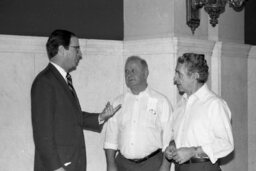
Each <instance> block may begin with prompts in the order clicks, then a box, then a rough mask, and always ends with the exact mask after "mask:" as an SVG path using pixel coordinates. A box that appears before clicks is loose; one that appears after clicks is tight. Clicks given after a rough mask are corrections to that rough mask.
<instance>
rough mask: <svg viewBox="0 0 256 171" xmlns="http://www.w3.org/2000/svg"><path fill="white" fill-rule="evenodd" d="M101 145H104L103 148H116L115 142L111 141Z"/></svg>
mask: <svg viewBox="0 0 256 171" xmlns="http://www.w3.org/2000/svg"><path fill="white" fill-rule="evenodd" d="M103 147H104V149H112V150H117V144H112V143H108V142H105V143H104V146H103Z"/></svg>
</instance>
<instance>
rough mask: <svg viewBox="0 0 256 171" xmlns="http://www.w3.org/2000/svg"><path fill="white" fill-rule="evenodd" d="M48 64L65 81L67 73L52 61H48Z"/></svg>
mask: <svg viewBox="0 0 256 171" xmlns="http://www.w3.org/2000/svg"><path fill="white" fill-rule="evenodd" d="M50 63H51V64H52V65H53V66H54V67H55V68H56V69H57V70H58V71H59V73H60V74H61V76H62V77H63V78H64V79H65V80H66V81H67V78H66V75H67V72H66V71H65V70H64V69H63V68H62V67H61V66H59V65H58V64H56V63H54V62H52V61H50Z"/></svg>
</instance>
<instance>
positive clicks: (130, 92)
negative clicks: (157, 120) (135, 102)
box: [128, 86, 149, 97]
mask: <svg viewBox="0 0 256 171" xmlns="http://www.w3.org/2000/svg"><path fill="white" fill-rule="evenodd" d="M128 93H129V94H130V95H132V96H135V97H142V96H144V95H147V94H149V87H148V86H147V88H146V89H145V90H144V91H142V92H140V93H139V94H138V95H136V94H133V93H132V91H131V90H130V89H128Z"/></svg>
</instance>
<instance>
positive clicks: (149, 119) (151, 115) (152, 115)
mask: <svg viewBox="0 0 256 171" xmlns="http://www.w3.org/2000/svg"><path fill="white" fill-rule="evenodd" d="M157 118H158V117H157V112H156V111H155V110H149V111H147V112H145V113H144V114H143V119H142V125H143V126H144V127H151V128H155V127H156V126H157Z"/></svg>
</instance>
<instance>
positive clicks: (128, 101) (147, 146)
mask: <svg viewBox="0 0 256 171" xmlns="http://www.w3.org/2000/svg"><path fill="white" fill-rule="evenodd" d="M118 104H122V108H121V109H120V110H119V111H118V112H117V113H116V114H115V115H114V116H113V117H112V118H111V119H109V121H108V123H107V128H106V137H105V142H104V148H105V149H114V150H120V152H121V154H122V155H123V156H125V157H126V158H128V159H140V158H144V157H145V156H147V155H149V154H150V153H152V152H154V151H155V150H157V149H159V148H163V147H164V146H166V144H168V143H169V140H167V139H164V137H168V136H167V135H165V134H169V132H168V130H169V128H168V125H167V124H168V123H171V122H170V119H171V112H172V108H171V105H170V104H169V102H168V100H167V98H166V97H164V96H163V95H161V94H160V93H158V92H156V91H154V90H152V89H150V88H147V89H146V90H145V91H143V92H141V93H140V94H139V95H134V94H132V93H131V92H127V93H126V94H124V95H121V96H119V97H117V99H116V100H115V101H114V103H113V106H117V105H118ZM167 128H168V129H167ZM163 135H165V136H163Z"/></svg>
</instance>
